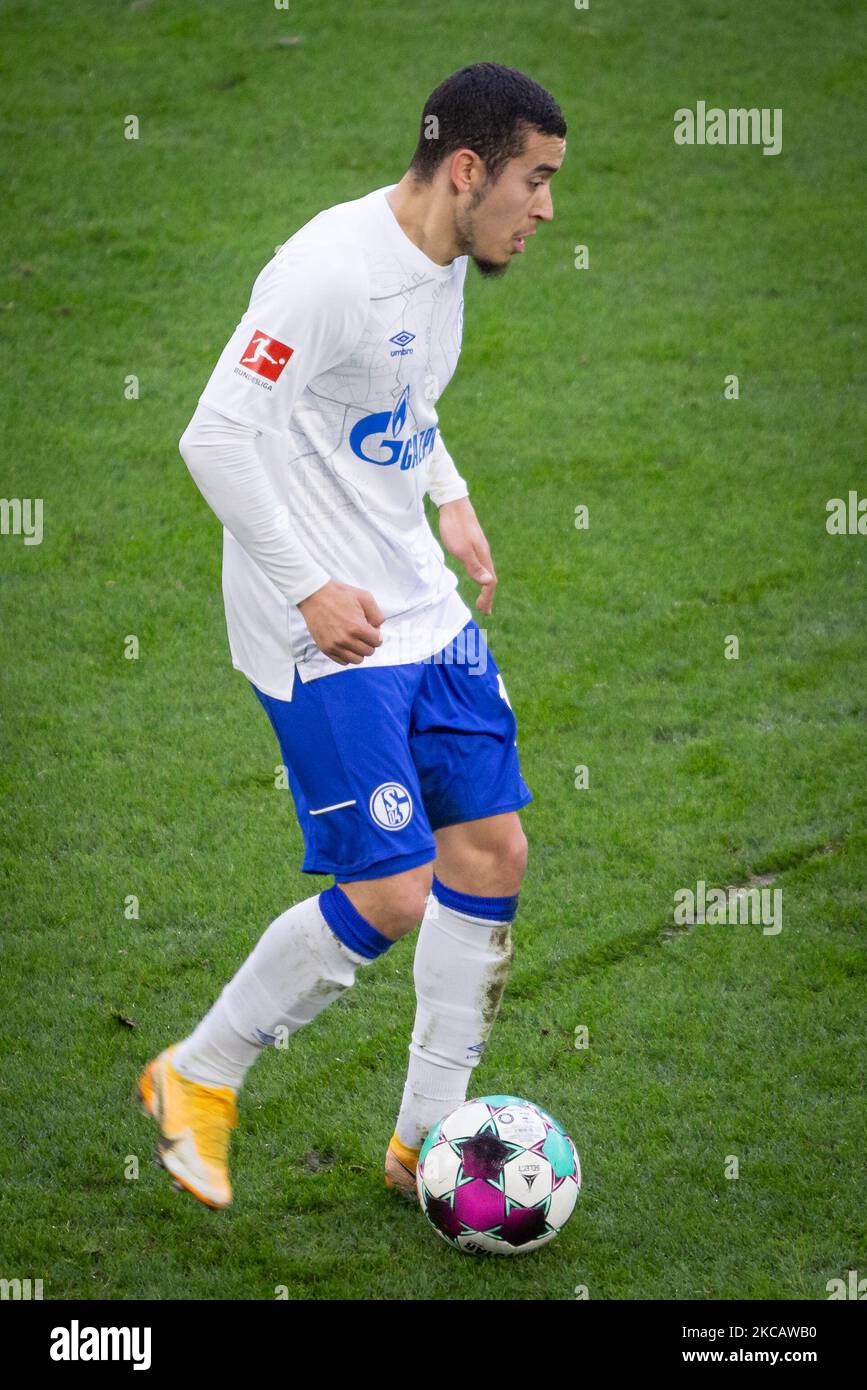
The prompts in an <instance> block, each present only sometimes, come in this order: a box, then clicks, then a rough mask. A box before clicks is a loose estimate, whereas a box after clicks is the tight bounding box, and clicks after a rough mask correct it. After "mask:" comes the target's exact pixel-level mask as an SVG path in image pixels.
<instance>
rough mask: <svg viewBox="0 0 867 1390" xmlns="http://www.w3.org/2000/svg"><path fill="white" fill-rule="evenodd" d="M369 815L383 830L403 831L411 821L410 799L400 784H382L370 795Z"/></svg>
mask: <svg viewBox="0 0 867 1390" xmlns="http://www.w3.org/2000/svg"><path fill="white" fill-rule="evenodd" d="M370 814H371V815H372V816H373V819H374V820H375V821H376V823H377V825H381V826H382V828H383V830H403V827H404V826H405V825H409V823H410V821H411V820H412V797H411V796H410V794H409V792H408V791H407V789H406V787H402V786H401V784H400V782H382V783H381V784H380V786H378V787H377V789H376V791H375V792H373V793H372V794H371V797H370Z"/></svg>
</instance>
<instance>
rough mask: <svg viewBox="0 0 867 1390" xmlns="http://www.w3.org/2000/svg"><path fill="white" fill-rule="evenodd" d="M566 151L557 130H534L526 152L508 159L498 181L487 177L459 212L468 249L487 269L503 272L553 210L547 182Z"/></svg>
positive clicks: (483, 270) (486, 272)
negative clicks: (544, 133)
mask: <svg viewBox="0 0 867 1390" xmlns="http://www.w3.org/2000/svg"><path fill="white" fill-rule="evenodd" d="M565 155H566V141H565V140H564V139H562V138H561V137H560V136H558V135H543V134H541V132H540V131H531V133H530V134H529V136H528V137H527V142H526V145H525V148H524V151H523V153H522V154H520V155H518V157H517V158H516V159H510V160H509V162H508V164H507V165H506V166H505V168H504V169H503V171H502V173H501V174H500V176H499V178H498V179H497V180H496V181H495V182H491V180H490V179H487V178H486V179H485V180H484V182H483V183H482V184H481V185H480V186H479V188H478V190H477V191H476V192H474V193H472V194H470V195H469V197H468V200H467V203H466V205H465V207H464V208H463V209H462V210H461V212H460V213H459V216H458V231H459V233H460V236H461V239H462V242H463V245H464V247H465V251H464V254H465V255H469V256H471V257H472V259H473V260H474V261H475V263H476V266H477V267H478V269H479V270H480V271H481V273H482V274H483V275H504V274H505V272H506V271H507V270H508V268H509V265H510V264H511V261H512V257H513V256H520V255H521V254H522V253H523V250H524V242H525V238H526V237H528V236H532V235H533V234H534V233H535V231H536V228H537V226H538V224H539V223H540V222H550V221H551V219H552V217H553V216H554V204H553V202H552V201H551V189H550V188H549V186H548V185H549V183H550V181H551V179H552V178H553V177H554V175H555V174H556V172H557V170H558V169H559V168H560V165H561V164H562V163H563V160H564V158H565Z"/></svg>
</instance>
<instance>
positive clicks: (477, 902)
mask: <svg viewBox="0 0 867 1390" xmlns="http://www.w3.org/2000/svg"><path fill="white" fill-rule="evenodd" d="M432 891H433V895H434V897H435V898H436V900H437V902H441V903H442V905H443V907H450V908H452V909H453V910H454V911H455V912H464V913H466V915H467V916H468V917H485V918H486V919H487V920H488V921H489V922H511V921H512V920H513V919H514V917H515V915H516V913H517V911H518V894H517V893H516V894H515V896H514V898H478V897H476V895H475V893H459V892H458V891H457V889H456V888H447V887H446V885H445V884H444V883H440V881H439V879H438V878H437V876H436V874H434V878H433V887H432Z"/></svg>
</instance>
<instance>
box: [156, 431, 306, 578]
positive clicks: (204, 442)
mask: <svg viewBox="0 0 867 1390" xmlns="http://www.w3.org/2000/svg"><path fill="white" fill-rule="evenodd" d="M254 439H255V431H254V430H252V429H249V428H248V427H246V426H244V425H239V424H236V423H235V422H233V421H231V420H227V419H225V418H224V417H223V416H221V415H219V414H217V412H216V411H213V410H210V409H209V408H208V407H207V406H202V405H200V406H199V407H198V409H197V410H196V413H195V415H194V416H193V418H192V420H191V421H190V423H189V425H188V426H187V429H186V430H185V431H184V434H183V435H182V437H181V441H180V445H179V447H180V451H181V457H182V458H183V460H184V462H185V464H186V465H187V468H188V469H189V471H190V473H191V475H192V477H193V480H194V481H195V484H196V486H197V487H198V489H199V491H200V492H201V494H202V496H203V497H204V499H205V501H206V502H207V503H208V506H209V507H210V508H211V510H212V511H213V512H214V513H215V515H216V516H217V517H219V519H220V521H221V522H222V523H223V525H224V526H225V527H226V529H227V530H228V531H230V532H231V534H232V535H233V536H234V537H235V540H236V541H237V542H238V544H239V545H241V546H243V548H244V550H246V552H247V554H248V555H250V556H251V558H252V559H253V560H255V562H256V564H257V565H258V566H259V567H260V569H261V570H262V571H263V572H264V574H266V575H267V577H268V578H269V579H270V580H271V583H272V584H273V585H274V586H275V588H277V589H278V590H279V591H280V593H281V594H283V595H284V597H285V598H286V599H287V600H288V602H289V603H292V604H298V603H300V602H301V601H302V600H303V599H305V598H307V597H308V596H309V595H310V594H312V593H315V592H316V590H318V589H321V588H322V586H323V585H324V584H327V583H328V581H329V579H330V578H331V576H330V575H329V574H328V573H327V571H326V570H324V569H323V568H322V566H321V565H319V564H317V563H316V561H315V560H314V559H313V558H312V556H311V555H310V554H309V553H308V551H307V550H305V548H304V546H303V545H302V544H301V542H300V541H299V540H298V538H297V536H296V535H295V534H294V532H293V530H292V525H291V520H290V518H289V516H288V514H287V511H286V508H285V507H283V506H281V504H280V501H279V498H278V496H277V494H276V492H275V491H274V489H273V487H272V486H271V483H270V481H269V479H268V476H267V474H266V472H265V470H264V468H263V466H262V462H261V460H260V459H259V457H258V454H257V453H256V448H255V444H254Z"/></svg>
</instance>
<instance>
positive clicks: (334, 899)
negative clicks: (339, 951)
mask: <svg viewBox="0 0 867 1390" xmlns="http://www.w3.org/2000/svg"><path fill="white" fill-rule="evenodd" d="M319 911H320V912H321V913H322V916H323V917H324V918H325V920H326V922H327V923H328V925H329V927H330V928H331V930H332V931H333V932H334V935H335V936H336V937H338V938H339V940H340V941H342V942H343V944H344V946H348V947H349V949H350V951H355V952H357V954H358V955H359V956H366V957H367V959H368V960H375V959H376V957H377V956H381V955H382V953H383V951H387V950H388V948H389V946H393V945H394V942H393V941H392V940H391V937H389V936H383V934H382V932H381V931H377V930H376V927H374V926H373V925H372V924H371V923H370V922H368V921H367V919H366V918H365V917H362V915H361V913H360V912H359V911H358V908H357V907H356V906H355V904H354V903H352V902H351V901H350V899H349V898H348V897H347V896H346V894H345V893H344V891H343V889H342V888H341V887H340V884H339V883H335V884H334V885H333V886H332V887H331V888H326V889H325V891H324V892H323V893H320V894H319Z"/></svg>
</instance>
